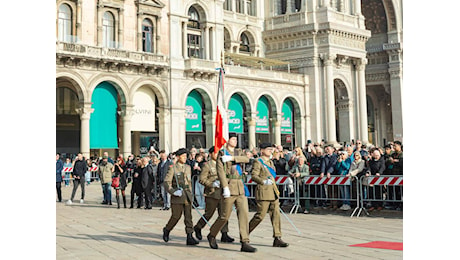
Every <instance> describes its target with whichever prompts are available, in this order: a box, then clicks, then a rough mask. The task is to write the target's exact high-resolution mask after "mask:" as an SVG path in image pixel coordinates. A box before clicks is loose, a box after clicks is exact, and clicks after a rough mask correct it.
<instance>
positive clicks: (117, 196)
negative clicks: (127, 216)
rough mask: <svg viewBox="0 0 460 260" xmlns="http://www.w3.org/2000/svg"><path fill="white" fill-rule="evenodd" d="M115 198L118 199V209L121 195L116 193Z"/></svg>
mask: <svg viewBox="0 0 460 260" xmlns="http://www.w3.org/2000/svg"><path fill="white" fill-rule="evenodd" d="M115 198H116V199H117V209H119V208H120V195H116V196H115Z"/></svg>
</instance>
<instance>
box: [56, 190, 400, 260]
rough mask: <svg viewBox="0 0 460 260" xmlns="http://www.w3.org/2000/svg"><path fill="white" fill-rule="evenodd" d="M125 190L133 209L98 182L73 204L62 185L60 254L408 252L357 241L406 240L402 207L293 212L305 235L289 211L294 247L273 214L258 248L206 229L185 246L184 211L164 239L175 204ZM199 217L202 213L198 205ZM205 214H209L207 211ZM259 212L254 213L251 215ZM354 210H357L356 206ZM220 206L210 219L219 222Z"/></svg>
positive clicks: (368, 255)
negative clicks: (278, 240) (276, 232)
mask: <svg viewBox="0 0 460 260" xmlns="http://www.w3.org/2000/svg"><path fill="white" fill-rule="evenodd" d="M130 189H131V185H129V186H128V188H127V189H126V195H127V203H128V205H127V206H128V208H126V209H125V208H123V205H121V208H120V209H117V208H116V200H115V192H114V191H113V190H112V196H113V201H112V202H115V203H114V205H112V206H108V205H101V204H100V203H101V201H102V189H101V185H100V184H99V183H97V182H93V183H91V184H90V185H89V186H87V187H86V196H85V201H84V203H83V204H80V202H79V201H80V194H81V191H80V187H79V188H78V190H77V194H76V196H75V200H74V203H73V204H72V205H66V204H65V201H67V200H68V199H69V198H70V195H71V192H72V186H69V187H63V188H62V192H63V202H61V203H59V202H56V259H117V260H118V259H130V260H131V259H181V258H182V259H184V258H192V259H209V258H210V257H212V258H213V259H254V258H257V259H262V258H263V259H402V258H403V251H396V250H388V249H373V248H362V247H350V246H349V245H353V244H359V243H367V242H371V241H392V242H402V241H403V219H402V213H401V212H389V213H388V214H383V212H382V214H380V215H377V216H376V215H371V216H369V217H366V216H361V217H359V218H355V217H354V218H350V217H349V214H348V215H345V214H339V213H338V212H330V211H321V212H316V213H315V214H292V215H289V214H288V216H289V218H290V219H291V220H292V221H293V222H294V224H295V225H296V226H297V228H298V229H299V230H300V232H301V234H298V233H297V231H296V230H295V229H294V228H293V227H292V226H291V224H290V223H289V222H288V221H287V220H286V219H285V218H284V217H283V216H282V219H281V222H282V223H281V224H282V232H283V237H282V238H283V240H284V241H286V242H288V243H289V244H290V245H289V247H287V248H273V247H272V243H273V238H272V227H271V222H270V219H269V216H268V215H267V216H266V217H265V219H264V221H263V222H262V223H261V224H260V225H259V226H258V227H257V228H256V229H255V230H254V231H253V232H252V233H251V235H250V239H251V244H252V245H253V246H254V247H256V248H257V249H258V251H257V252H256V253H243V252H240V243H236V242H235V243H232V244H224V243H220V235H219V236H218V237H217V238H218V245H219V249H218V250H214V249H211V248H210V247H209V244H208V241H207V239H206V235H207V234H208V233H209V227H207V226H206V227H205V228H204V229H203V230H202V234H203V240H201V242H200V244H199V245H197V246H186V245H185V238H186V236H185V226H184V223H183V220H182V219H183V217H182V219H181V220H180V221H179V223H178V224H177V225H176V227H175V228H174V230H172V231H171V234H170V238H171V240H170V241H169V242H168V243H165V242H164V241H163V239H162V229H163V227H164V226H165V224H166V222H167V220H168V219H169V217H170V214H171V211H161V210H159V209H160V207H158V206H157V207H154V208H153V209H152V210H144V209H136V208H134V209H129V206H130V205H129V204H130V198H129V191H130ZM192 213H193V222H194V223H196V222H197V221H198V219H199V215H198V213H197V212H195V211H193V212H192ZM201 213H204V211H203V210H201ZM254 213H255V212H249V218H252V216H253V215H254ZM349 213H350V214H351V211H350V212H349ZM216 215H217V213H216V214H215V216H214V217H213V218H212V219H211V221H210V222H211V223H213V222H214V219H215V218H216ZM229 229H230V232H229V234H230V235H231V236H232V237H234V238H236V241H238V239H237V238H238V236H239V234H238V222H237V219H236V213H235V212H233V213H232V216H231V217H230V220H229Z"/></svg>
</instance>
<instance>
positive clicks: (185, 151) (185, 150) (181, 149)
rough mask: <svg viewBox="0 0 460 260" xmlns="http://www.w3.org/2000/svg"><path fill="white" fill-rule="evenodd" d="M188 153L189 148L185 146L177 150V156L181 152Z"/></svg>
mask: <svg viewBox="0 0 460 260" xmlns="http://www.w3.org/2000/svg"><path fill="white" fill-rule="evenodd" d="M184 153H187V149H185V148H180V149H179V150H177V151H176V152H175V154H176V156H180V155H181V154H184Z"/></svg>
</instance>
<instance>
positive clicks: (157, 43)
mask: <svg viewBox="0 0 460 260" xmlns="http://www.w3.org/2000/svg"><path fill="white" fill-rule="evenodd" d="M155 21H156V38H155V53H156V54H158V55H161V54H162V52H161V48H160V41H161V16H156V19H155Z"/></svg>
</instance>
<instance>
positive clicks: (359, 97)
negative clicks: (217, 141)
mask: <svg viewBox="0 0 460 260" xmlns="http://www.w3.org/2000/svg"><path fill="white" fill-rule="evenodd" d="M368 16H369V18H368ZM401 16H402V9H401V3H400V2H398V1H391V0H383V1H382V0H350V1H345V0H333V1H325V0H323V1H321V0H318V1H316V0H312V1H302V0H275V1H273V0H270V1H269V0H265V1H262V0H225V1H202V0H188V1H187V0H171V1H166V0H97V1H86V0H57V1H56V17H57V18H56V94H57V95H56V105H57V106H56V124H57V125H56V135H57V150H58V152H62V153H76V152H78V151H81V152H83V154H84V155H85V156H89V155H93V154H98V155H100V154H101V152H102V151H109V153H110V154H117V153H120V154H123V155H125V156H126V155H127V154H129V153H134V154H142V153H146V152H147V150H149V149H150V147H152V146H153V147H155V148H156V149H165V150H167V151H173V150H176V149H177V148H179V147H184V146H186V147H192V146H194V147H203V148H208V147H210V146H212V145H213V140H214V121H215V114H216V102H217V80H218V71H217V70H216V68H219V67H220V66H221V63H223V66H224V69H225V79H224V86H225V97H224V101H225V102H226V104H227V105H228V110H229V112H230V113H229V114H230V118H229V119H230V122H231V124H230V131H231V132H235V133H237V134H238V135H239V137H240V138H239V140H240V144H239V145H240V146H241V147H243V148H245V147H249V148H252V147H254V146H257V145H258V144H259V143H260V142H262V141H271V142H274V143H277V144H283V145H284V146H286V147H293V146H303V145H305V144H306V143H307V140H312V141H313V142H319V141H321V140H322V139H324V140H325V141H326V142H328V143H333V144H337V143H338V142H341V143H342V142H348V143H349V142H350V141H351V140H356V139H361V140H363V141H364V142H365V143H367V142H372V143H375V144H380V145H382V144H383V142H384V141H385V140H388V141H389V140H393V139H399V140H402V111H401V98H402V94H401V92H402V91H401V90H402V23H401V20H402V17H401Z"/></svg>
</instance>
